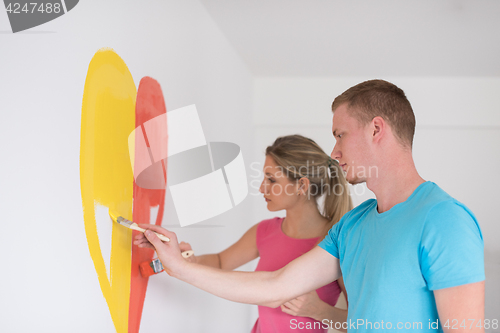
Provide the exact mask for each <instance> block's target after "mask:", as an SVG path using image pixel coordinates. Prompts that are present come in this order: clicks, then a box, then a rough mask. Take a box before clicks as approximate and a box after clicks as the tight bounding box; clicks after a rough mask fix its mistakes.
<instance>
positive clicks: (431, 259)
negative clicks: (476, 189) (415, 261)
mask: <svg viewBox="0 0 500 333" xmlns="http://www.w3.org/2000/svg"><path fill="white" fill-rule="evenodd" d="M420 264H421V269H422V274H423V276H424V278H425V280H426V281H427V285H428V288H429V289H430V290H436V289H443V288H450V287H455V286H460V285H464V284H468V283H473V282H479V281H483V280H484V242H483V236H482V234H481V229H480V228H479V225H478V223H477V221H476V218H475V217H474V215H473V214H472V212H470V211H469V210H468V209H467V208H466V207H465V206H463V205H462V204H460V203H459V202H456V201H452V200H450V201H445V202H442V203H440V204H438V205H436V206H435V207H433V208H432V209H431V210H430V211H429V213H428V215H427V217H426V221H425V224H424V228H423V233H422V240H421V244H420Z"/></svg>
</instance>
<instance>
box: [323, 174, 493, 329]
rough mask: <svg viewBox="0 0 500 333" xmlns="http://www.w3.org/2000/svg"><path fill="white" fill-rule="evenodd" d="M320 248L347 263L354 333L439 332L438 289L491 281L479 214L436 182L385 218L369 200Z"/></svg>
mask: <svg viewBox="0 0 500 333" xmlns="http://www.w3.org/2000/svg"><path fill="white" fill-rule="evenodd" d="M319 246H320V247H321V248H323V249H324V250H326V251H328V252H329V253H330V254H332V255H333V256H335V257H337V258H339V262H340V268H341V270H342V276H343V277H344V283H345V287H346V291H347V296H348V300H349V311H348V326H349V328H350V331H351V329H355V330H356V331H357V332H364V331H366V332H371V331H383V330H386V329H392V330H404V331H412V332H413V331H414V332H439V331H441V324H445V323H439V328H438V329H437V330H436V329H435V328H436V324H435V322H436V320H437V319H438V313H437V308H436V302H435V300H434V294H433V292H432V291H433V290H436V289H442V288H449V287H455V286H459V285H463V284H467V283H473V282H479V281H482V280H484V251H483V236H482V234H481V230H480V228H479V225H478V223H477V221H476V218H475V216H474V214H472V212H471V211H470V210H469V209H468V208H467V207H465V206H464V205H463V204H461V203H460V202H458V201H457V200H455V199H453V198H452V197H451V196H449V195H448V194H447V193H446V192H444V191H443V190H442V189H441V188H439V186H437V185H436V184H434V183H432V182H425V183H423V184H421V185H420V186H419V187H417V189H416V190H415V191H414V192H413V193H412V195H411V196H410V197H409V198H408V199H407V200H406V201H404V202H402V203H399V204H397V205H395V206H394V207H392V208H391V209H390V210H388V211H386V212H384V213H381V214H380V213H378V211H377V201H376V200H374V199H370V200H367V201H365V202H364V203H362V204H361V205H359V206H358V207H356V208H354V209H353V210H351V211H350V212H348V213H347V214H346V215H344V217H343V218H342V219H341V220H340V221H339V222H338V223H337V224H336V225H335V226H334V227H333V228H332V229H331V230H330V231H329V232H328V235H327V236H326V237H325V239H324V240H323V241H322V242H321V243H320V244H319ZM382 322H383V323H382ZM433 323H434V324H433Z"/></svg>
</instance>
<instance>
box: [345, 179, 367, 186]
mask: <svg viewBox="0 0 500 333" xmlns="http://www.w3.org/2000/svg"><path fill="white" fill-rule="evenodd" d="M346 180H347V182H348V183H349V184H351V185H358V184H363V183H365V182H366V180H365V179H361V178H357V177H353V178H349V177H347V178H346Z"/></svg>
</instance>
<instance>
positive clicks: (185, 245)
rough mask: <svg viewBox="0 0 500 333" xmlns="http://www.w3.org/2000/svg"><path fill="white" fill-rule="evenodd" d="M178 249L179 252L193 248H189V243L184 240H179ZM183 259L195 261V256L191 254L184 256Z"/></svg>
mask: <svg viewBox="0 0 500 333" xmlns="http://www.w3.org/2000/svg"><path fill="white" fill-rule="evenodd" d="M179 249H180V250H181V252H184V251H190V250H193V249H192V248H191V244H189V243H186V242H180V243H179ZM184 260H186V261H188V262H196V256H195V255H194V254H193V255H192V256H191V257H188V258H184Z"/></svg>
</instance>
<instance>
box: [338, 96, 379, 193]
mask: <svg viewBox="0 0 500 333" xmlns="http://www.w3.org/2000/svg"><path fill="white" fill-rule="evenodd" d="M332 133H333V136H334V137H335V139H336V141H337V142H336V143H335V147H333V151H332V154H331V155H330V156H331V157H332V158H333V159H335V160H337V161H339V165H340V166H341V167H342V170H344V172H346V179H347V181H348V182H349V183H351V184H353V185H354V184H359V183H364V182H365V181H366V178H367V176H368V173H369V172H370V169H371V168H370V167H369V164H368V161H369V160H370V149H369V148H370V145H369V144H370V135H369V127H368V126H363V125H361V124H360V123H359V122H358V120H356V119H355V118H353V117H351V116H350V114H349V111H348V108H347V105H346V104H341V105H340V106H339V107H337V109H336V110H335V113H334V114H333V123H332Z"/></svg>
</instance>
